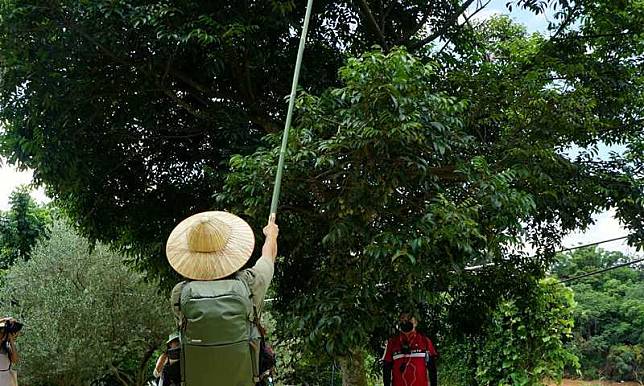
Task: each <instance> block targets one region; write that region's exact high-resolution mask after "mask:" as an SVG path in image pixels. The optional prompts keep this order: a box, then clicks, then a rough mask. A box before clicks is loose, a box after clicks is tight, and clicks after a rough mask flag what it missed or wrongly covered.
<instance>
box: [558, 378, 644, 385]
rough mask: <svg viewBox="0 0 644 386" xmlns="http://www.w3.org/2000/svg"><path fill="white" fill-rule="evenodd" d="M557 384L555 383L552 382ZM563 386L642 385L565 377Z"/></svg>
mask: <svg viewBox="0 0 644 386" xmlns="http://www.w3.org/2000/svg"><path fill="white" fill-rule="evenodd" d="M552 385H553V386H554V385H556V384H555V383H553V384H552ZM562 385H563V386H640V384H639V383H636V382H621V383H620V382H608V381H577V380H571V379H564V381H563V383H562Z"/></svg>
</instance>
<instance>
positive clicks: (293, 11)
mask: <svg viewBox="0 0 644 386" xmlns="http://www.w3.org/2000/svg"><path fill="white" fill-rule="evenodd" d="M509 4H510V6H511V7H515V8H516V7H522V8H526V9H528V10H530V11H532V12H536V13H542V12H544V11H545V10H546V9H550V10H553V9H554V10H555V13H554V16H555V17H554V18H553V20H552V31H551V35H552V36H551V37H550V38H540V37H532V38H530V39H529V41H528V42H526V41H523V40H522V41H521V42H520V43H519V42H518V41H516V40H514V39H511V36H512V35H513V34H515V33H517V32H518V31H517V30H520V29H521V27H517V26H513V27H507V28H500V29H499V28H497V29H489V28H484V27H482V26H481V25H478V24H476V23H474V21H473V20H469V18H466V20H463V16H462V15H471V14H472V12H473V10H472V9H471V8H468V7H474V6H476V5H479V6H480V7H482V6H483V4H480V3H475V2H474V1H473V0H466V1H462V0H445V1H433V2H421V1H412V0H406V1H402V2H385V3H382V2H378V1H366V0H364V1H347V2H337V1H316V2H315V9H314V18H313V22H312V23H313V24H312V26H311V28H310V36H309V39H308V44H307V51H306V55H305V63H304V67H303V71H302V78H301V84H302V85H304V87H305V88H306V90H307V91H309V92H311V93H313V94H317V93H319V92H321V91H323V90H324V89H326V88H327V87H329V86H337V85H338V77H337V75H338V69H339V67H340V66H341V65H342V63H344V61H345V59H346V57H347V56H350V55H356V54H359V53H360V52H364V51H365V50H366V49H369V48H370V47H371V46H372V45H374V44H378V45H380V46H381V47H383V49H384V50H385V51H387V50H388V49H391V48H392V47H394V46H403V47H406V48H407V49H408V50H409V51H411V52H414V53H416V54H417V55H419V56H420V57H422V58H434V59H435V60H436V59H439V61H438V63H437V66H438V69H437V76H436V77H435V79H434V82H435V83H436V89H440V90H443V91H445V92H447V93H448V94H449V95H450V96H453V97H457V98H460V99H464V100H467V101H468V102H469V106H470V107H469V108H468V109H467V114H465V115H464V116H463V117H462V119H463V120H465V121H467V122H468V126H469V127H470V129H469V130H470V131H472V132H473V131H477V132H478V135H477V137H476V139H477V140H479V141H480V143H479V147H480V149H481V152H484V151H486V149H487V148H489V147H494V146H497V145H495V143H496V142H497V141H496V138H497V137H498V136H499V134H500V133H503V132H505V133H506V134H507V136H506V137H507V138H513V136H514V138H516V137H523V136H532V137H537V136H538V137H548V138H550V140H551V141H552V142H553V143H555V142H556V143H557V146H558V148H560V149H563V148H565V147H566V146H568V145H570V144H571V143H575V144H578V145H580V146H585V147H586V148H588V149H590V152H582V154H580V157H581V158H580V160H579V162H578V163H577V164H576V165H575V166H574V167H572V166H570V167H566V166H565V165H563V166H564V167H562V169H563V170H562V173H567V174H568V175H569V176H571V178H570V180H571V181H574V178H572V176H574V175H575V174H576V168H584V169H587V170H588V173H593V174H594V175H597V178H599V177H600V175H604V177H608V176H610V175H613V174H615V172H614V171H615V170H616V171H619V170H620V165H621V164H622V159H621V158H620V159H616V160H612V161H606V162H600V163H597V162H596V160H594V159H592V157H590V154H592V151H593V150H592V149H593V148H594V145H595V144H597V142H598V141H599V140H600V139H601V140H603V141H605V142H608V143H631V144H632V146H633V147H632V148H631V150H632V152H631V157H634V158H637V157H639V154H641V153H642V152H641V147H636V146H638V145H637V143H641V138H640V134H638V133H637V130H636V129H637V128H638V127H641V110H642V97H641V89H642V87H641V71H642V70H641V68H642V67H641V66H640V64H641V61H642V57H641V52H642V42H641V40H642V39H641V33H642V25H644V23H642V12H643V11H642V9H641V5H639V3H638V2H633V1H626V2H620V3H615V2H612V1H599V2H597V1H578V2H568V1H547V2H546V1H533V0H520V1H515V2H512V3H509ZM555 7H556V8H555ZM466 9H469V10H470V11H466ZM303 11H304V10H303V7H302V4H299V3H298V4H296V3H295V2H292V1H277V0H274V1H269V2H203V1H181V2H166V1H133V0H121V1H117V2H113V1H92V2H83V3H78V2H70V1H62V0H59V1H55V2H50V1H48V2H45V1H32V2H29V3H25V2H19V1H12V0H7V1H3V2H2V5H1V7H0V15H1V17H2V25H1V27H0V28H1V30H0V51H1V52H2V59H1V66H2V82H1V84H0V95H1V97H0V106H1V109H0V114H1V118H2V119H3V121H4V122H5V125H4V135H2V137H1V138H2V140H1V142H0V143H1V145H0V147H1V149H2V153H3V154H4V155H5V156H7V157H8V158H9V160H10V161H11V162H12V163H16V164H18V165H20V166H23V167H31V168H33V169H34V170H35V178H36V180H37V181H39V182H44V183H46V185H47V187H48V189H49V192H48V193H49V194H50V196H52V197H54V198H56V199H58V200H59V202H60V204H61V205H62V206H64V207H66V209H67V210H68V211H69V213H70V214H71V215H72V217H73V218H74V219H75V221H76V222H77V223H78V224H79V225H80V227H81V229H82V230H83V232H84V233H85V234H87V235H89V236H91V237H93V238H96V239H99V240H103V241H106V242H109V243H113V244H115V245H118V246H121V247H127V248H128V250H129V251H131V252H132V253H133V254H134V255H139V256H143V257H141V262H142V263H143V265H144V266H145V267H146V268H147V269H149V270H158V269H161V270H162V271H163V270H165V269H166V267H167V265H165V264H162V263H161V264H159V261H162V259H161V255H162V240H163V239H164V238H165V236H166V235H167V233H168V231H169V230H170V229H171V227H172V226H173V225H174V224H175V223H176V222H177V221H178V220H180V219H181V218H184V217H186V215H188V214H190V213H194V212H196V211H199V210H203V209H207V208H210V207H212V205H213V203H212V200H211V195H212V193H213V192H217V191H219V190H220V188H221V184H222V181H223V178H224V177H225V175H226V173H227V170H228V160H229V158H230V156H231V155H232V154H235V153H242V154H248V153H250V152H252V151H253V150H254V149H255V148H256V147H257V146H259V140H260V138H261V137H262V136H263V135H265V134H266V133H271V132H275V131H276V130H277V129H279V128H280V127H281V124H280V122H281V120H282V118H283V115H284V114H283V111H284V104H283V102H282V98H283V96H284V95H286V94H287V93H288V86H289V85H290V77H291V73H292V63H293V59H294V56H295V50H296V46H297V34H296V33H295V31H298V30H299V26H300V23H301V19H302V17H303ZM459 16H461V18H460V19H459ZM442 42H445V43H447V44H446V45H445V46H441V44H442ZM439 43H441V44H439ZM524 43H527V44H525V45H524ZM539 89H542V91H543V93H542V94H541V95H539V98H536V99H534V98H533V97H534V93H533V92H530V91H529V90H533V91H534V90H539ZM560 110H561V111H562V112H563V111H566V112H574V114H569V113H567V114H568V115H567V114H562V113H560ZM557 122H559V124H554V125H553V124H551V123H557ZM564 127H566V130H562V129H561V128H564ZM541 140H543V138H542V139H541ZM534 150H535V151H534V152H531V153H529V154H523V155H521V154H519V155H513V157H515V158H518V157H523V161H524V162H534V163H539V162H542V161H548V160H551V162H546V163H545V164H544V165H543V168H550V169H552V168H553V167H556V168H560V165H557V159H558V157H557V156H551V154H549V153H548V151H547V150H543V149H534ZM638 150H639V151H638ZM544 172H545V173H546V174H547V173H548V171H544ZM633 172H637V170H633ZM631 174H633V173H631ZM206 175H209V176H217V178H214V180H213V179H212V178H206ZM614 177H615V178H616V179H617V181H611V182H612V183H613V185H616V186H618V185H619V186H621V187H620V188H619V189H629V188H628V186H631V185H632V184H629V182H628V181H621V180H620V178H623V176H622V177H618V176H617V175H614ZM213 181H214V182H213ZM531 183H532V186H531V189H535V190H536V189H540V190H541V192H542V194H548V195H549V196H550V197H551V200H552V201H553V202H557V203H562V202H568V201H574V200H569V199H567V198H566V199H564V198H562V197H563V196H566V195H569V194H573V193H574V192H577V190H583V191H584V192H586V193H587V191H588V189H589V187H588V186H586V187H585V186H576V187H575V188H574V189H566V188H564V189H559V188H558V187H556V186H551V185H550V184H548V182H547V181H545V182H539V181H536V180H535V181H532V182H531ZM586 193H580V195H581V194H584V195H585V196H586V197H587V198H589V199H592V198H593V196H594V194H592V195H591V194H586ZM599 196H601V195H599ZM605 198H606V197H603V196H602V197H597V199H596V201H595V202H593V203H589V204H587V205H586V206H583V205H580V204H575V205H579V207H578V208H576V213H575V215H576V216H575V217H574V218H579V220H576V219H573V218H572V217H568V218H565V219H564V223H565V226H566V228H573V227H576V226H583V225H584V224H585V223H587V222H588V220H589V215H590V214H591V213H592V212H594V211H595V207H596V206H598V205H599V203H602V204H606V201H605ZM608 204H609V205H613V204H614V203H612V202H610V203H608ZM571 205H572V204H571ZM631 205H632V206H635V204H631ZM554 206H556V205H553V207H554ZM571 209H572V208H571ZM627 212H629V211H625V210H620V211H619V215H620V216H622V217H625V216H627ZM630 212H632V211H630ZM542 216H549V217H550V218H552V219H556V217H557V214H556V210H555V209H553V210H552V211H551V212H549V213H547V214H546V213H544V214H542ZM638 221H639V222H641V221H642V220H641V219H639V220H638ZM631 222H632V221H627V223H631ZM165 272H166V273H167V271H165Z"/></svg>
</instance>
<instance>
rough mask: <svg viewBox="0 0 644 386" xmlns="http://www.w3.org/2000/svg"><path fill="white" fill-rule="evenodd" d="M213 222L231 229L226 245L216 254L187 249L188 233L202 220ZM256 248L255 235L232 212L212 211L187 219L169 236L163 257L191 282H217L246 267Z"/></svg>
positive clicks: (246, 224)
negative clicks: (206, 218) (208, 219)
mask: <svg viewBox="0 0 644 386" xmlns="http://www.w3.org/2000/svg"><path fill="white" fill-rule="evenodd" d="M204 217H208V218H210V219H215V220H218V221H220V222H223V223H225V224H227V225H228V226H229V227H230V236H229V237H228V240H227V242H226V244H225V246H224V247H223V248H222V249H221V250H219V251H216V252H195V251H192V250H190V248H189V246H188V232H189V231H190V229H192V227H193V226H195V225H196V224H198V223H200V222H202V221H203V219H204ZM254 248H255V235H254V234H253V230H252V229H251V227H250V225H248V223H246V221H244V220H242V219H241V218H240V217H238V216H235V215H234V214H232V213H228V212H221V211H212V212H202V213H198V214H195V215H193V216H190V217H188V218H187V219H185V220H183V221H182V222H180V223H179V225H177V226H176V227H175V228H174V230H172V232H171V233H170V237H168V243H167V244H166V249H165V251H166V256H167V258H168V262H169V263H170V265H171V266H172V268H173V269H174V270H175V271H177V272H178V273H179V274H180V275H181V276H183V277H185V278H188V279H191V280H216V279H221V278H223V277H226V276H228V275H230V274H232V273H235V272H237V271H238V270H239V269H240V268H241V267H243V266H244V264H246V262H247V261H248V259H249V258H250V256H251V255H252V253H253V249H254Z"/></svg>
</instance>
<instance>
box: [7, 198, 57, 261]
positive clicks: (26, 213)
mask: <svg viewBox="0 0 644 386" xmlns="http://www.w3.org/2000/svg"><path fill="white" fill-rule="evenodd" d="M29 191H30V189H29V188H28V187H26V186H22V187H19V188H17V189H16V190H14V191H13V192H12V193H11V195H10V197H9V205H10V208H9V210H7V211H4V212H3V211H0V268H2V269H6V268H8V267H10V266H11V265H13V264H14V263H15V262H17V261H20V260H29V257H30V255H31V250H32V249H33V248H34V247H35V246H36V243H37V242H38V241H39V240H41V239H43V238H46V237H47V228H48V225H49V224H50V222H51V218H50V213H49V210H48V209H47V208H45V207H42V206H39V205H38V204H36V202H35V201H34V200H33V199H32V198H31V196H30V195H29Z"/></svg>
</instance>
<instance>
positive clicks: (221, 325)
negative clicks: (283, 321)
mask: <svg viewBox="0 0 644 386" xmlns="http://www.w3.org/2000/svg"><path fill="white" fill-rule="evenodd" d="M179 311H180V314H181V318H182V320H181V327H180V340H181V374H182V385H184V386H253V385H255V383H256V382H257V380H258V373H259V365H258V362H259V345H260V339H261V337H260V334H259V332H258V330H257V328H256V327H255V324H254V320H255V316H256V315H255V311H254V307H253V302H252V294H251V292H250V290H249V288H248V286H247V285H246V283H245V282H243V281H241V280H236V279H232V280H214V281H189V282H184V283H183V284H182V288H181V297H180V301H179Z"/></svg>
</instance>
